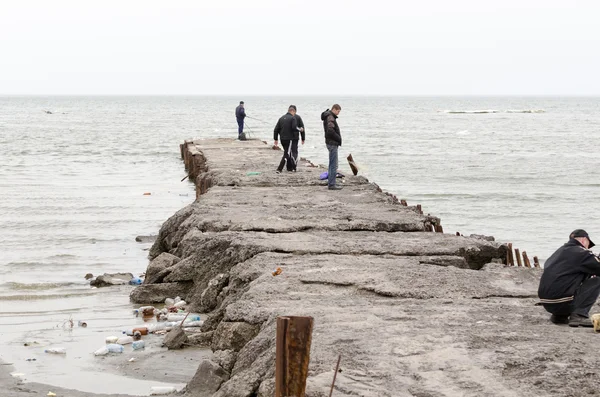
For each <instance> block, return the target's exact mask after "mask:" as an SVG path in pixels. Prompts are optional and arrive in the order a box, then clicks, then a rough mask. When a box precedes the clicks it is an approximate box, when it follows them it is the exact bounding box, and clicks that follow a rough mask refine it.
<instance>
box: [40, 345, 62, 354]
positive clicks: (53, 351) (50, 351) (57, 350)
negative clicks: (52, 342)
mask: <svg viewBox="0 0 600 397" xmlns="http://www.w3.org/2000/svg"><path fill="white" fill-rule="evenodd" d="M44 353H48V354H67V349H65V348H64V347H51V348H49V349H46V350H44Z"/></svg>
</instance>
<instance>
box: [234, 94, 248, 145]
mask: <svg viewBox="0 0 600 397" xmlns="http://www.w3.org/2000/svg"><path fill="white" fill-rule="evenodd" d="M235 118H236V119H237V123H238V139H239V140H240V141H245V140H246V136H245V135H244V119H245V118H246V110H245V109H244V101H240V104H239V106H238V107H236V108H235Z"/></svg>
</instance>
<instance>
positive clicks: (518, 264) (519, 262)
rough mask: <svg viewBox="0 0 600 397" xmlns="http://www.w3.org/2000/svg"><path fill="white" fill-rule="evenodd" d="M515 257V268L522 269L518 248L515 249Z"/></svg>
mask: <svg viewBox="0 0 600 397" xmlns="http://www.w3.org/2000/svg"><path fill="white" fill-rule="evenodd" d="M515 256H516V257H517V266H519V267H523V262H521V251H519V249H518V248H515Z"/></svg>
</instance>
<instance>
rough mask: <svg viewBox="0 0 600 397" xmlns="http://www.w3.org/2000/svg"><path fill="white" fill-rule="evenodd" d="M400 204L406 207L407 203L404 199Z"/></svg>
mask: <svg viewBox="0 0 600 397" xmlns="http://www.w3.org/2000/svg"><path fill="white" fill-rule="evenodd" d="M400 204H402V205H403V206H405V207H408V203H407V202H406V200H404V199H402V200H400Z"/></svg>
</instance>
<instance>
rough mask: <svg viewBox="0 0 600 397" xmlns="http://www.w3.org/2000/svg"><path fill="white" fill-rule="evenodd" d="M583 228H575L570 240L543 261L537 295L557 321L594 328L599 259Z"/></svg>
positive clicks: (573, 325) (557, 322)
mask: <svg viewBox="0 0 600 397" xmlns="http://www.w3.org/2000/svg"><path fill="white" fill-rule="evenodd" d="M593 246H594V243H593V242H592V240H590V236H589V235H588V234H587V232H586V231H585V230H583V229H577V230H574V231H573V232H572V233H571V234H570V235H569V241H568V242H567V243H566V244H565V245H563V246H562V247H560V248H559V249H558V250H556V252H555V253H554V254H552V256H551V257H550V258H548V260H547V261H546V263H545V264H544V273H542V278H541V279H540V287H539V289H538V296H539V297H540V303H541V304H542V305H543V306H544V309H546V310H547V311H548V312H549V313H551V314H552V316H550V321H552V322H553V323H554V324H569V325H570V326H571V327H591V326H592V322H591V321H590V319H589V312H590V309H591V308H592V306H593V305H594V304H595V303H596V299H598V296H599V295H600V277H599V276H600V259H598V257H597V256H596V255H594V254H593V253H592V251H590V248H592V247H593Z"/></svg>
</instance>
